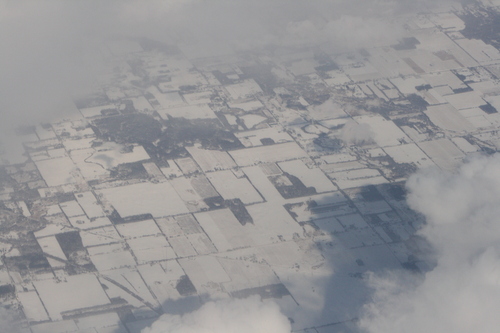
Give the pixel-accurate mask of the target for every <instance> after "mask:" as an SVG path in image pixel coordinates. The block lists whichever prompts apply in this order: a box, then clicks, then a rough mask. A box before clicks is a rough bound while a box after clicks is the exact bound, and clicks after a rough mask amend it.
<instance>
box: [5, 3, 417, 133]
mask: <svg viewBox="0 0 500 333" xmlns="http://www.w3.org/2000/svg"><path fill="white" fill-rule="evenodd" d="M408 4H411V9H415V8H419V9H421V8H425V5H426V1H416V2H415V1H411V2H410V1H388V0H386V1H366V0H355V1H352V0H334V1H326V0H318V1H314V2H311V1H305V0H291V1H290V0H271V1H269V0H254V1H229V0H214V1H210V2H207V1H201V0H170V1H168V0H166V1H158V0H151V1H136V0H134V1H132V0H128V1H114V0H113V1H9V0H3V1H0V43H1V45H2V56H1V57H0V71H1V73H2V75H1V77H0V92H1V98H0V110H1V116H2V124H3V126H2V127H3V129H5V128H10V127H12V125H14V126H17V125H27V124H33V123H35V122H39V121H48V120H50V119H51V117H54V116H60V113H61V112H64V109H65V108H67V107H68V106H67V103H68V97H69V96H70V95H71V94H73V93H75V92H80V91H82V90H88V89H91V88H92V79H93V74H95V72H96V71H98V70H99V64H98V63H95V62H93V61H92V60H89V59H93V57H92V56H89V54H90V55H92V54H95V53H97V52H98V50H99V47H100V45H101V43H102V42H103V41H104V40H106V39H107V38H109V37H112V36H117V35H120V36H127V37H128V36H136V37H137V36H141V37H144V36H145V37H148V38H152V39H158V40H160V41H164V42H169V43H181V44H189V45H191V46H192V47H198V48H199V49H201V50H204V52H205V53H206V54H207V55H210V54H212V53H217V52H222V51H226V50H252V51H255V50H256V49H259V48H261V47H264V46H269V45H303V44H304V43H307V44H309V45H311V46H313V45H318V44H321V45H322V46H324V47H326V48H329V49H333V50H336V51H339V52H340V51H343V50H346V49H351V48H359V47H369V46H373V45H377V44H382V45H383V44H389V43H392V42H394V41H395V40H396V39H397V38H399V37H400V36H401V35H402V33H403V32H401V31H399V30H397V29H395V27H394V26H393V25H392V24H391V23H390V20H389V18H391V15H392V14H394V13H395V12H398V13H399V12H404V11H405V10H408V9H409V8H410V7H409V6H408Z"/></svg>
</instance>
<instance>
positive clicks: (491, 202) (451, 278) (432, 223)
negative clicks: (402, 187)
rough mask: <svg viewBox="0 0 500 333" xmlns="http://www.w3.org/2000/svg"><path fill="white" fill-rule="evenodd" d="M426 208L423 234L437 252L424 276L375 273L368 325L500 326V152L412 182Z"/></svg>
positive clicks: (413, 200)
mask: <svg viewBox="0 0 500 333" xmlns="http://www.w3.org/2000/svg"><path fill="white" fill-rule="evenodd" d="M407 186H408V189H409V195H408V202H409V204H410V206H411V207H412V208H413V209H415V210H417V211H419V212H421V213H422V214H424V215H425V216H426V218H427V223H428V224H427V225H426V226H425V227H424V228H423V229H422V230H421V231H420V234H421V235H423V236H425V237H426V239H427V240H428V241H429V242H430V243H431V244H432V245H433V247H434V248H435V249H436V251H437V256H438V257H437V266H436V267H435V268H434V269H433V270H432V271H430V272H428V273H426V274H425V276H423V277H415V276H413V277H412V276H409V275H406V276H405V275H402V274H397V273H393V274H392V275H390V276H388V277H387V276H386V277H373V278H372V280H371V282H372V285H373V286H374V287H375V290H376V293H375V296H374V300H373V302H372V303H370V304H369V305H367V306H366V310H367V314H366V315H365V316H364V317H363V319H362V320H361V321H360V326H361V327H362V328H364V329H365V330H366V331H367V332H370V333H378V332H384V333H390V332H398V333H401V332H408V333H410V332H458V333H460V332H495V331H498V327H500V317H499V316H498V315H497V314H496V309H498V307H499V306H500V223H499V220H498V216H500V155H498V154H497V155H494V156H492V157H479V158H475V159H473V160H471V161H469V162H468V163H466V164H464V165H463V166H462V167H461V168H460V169H459V170H457V171H456V172H454V173H445V172H441V171H436V170H431V171H424V172H420V173H418V174H416V175H415V176H413V177H411V178H410V179H409V181H408V183H407Z"/></svg>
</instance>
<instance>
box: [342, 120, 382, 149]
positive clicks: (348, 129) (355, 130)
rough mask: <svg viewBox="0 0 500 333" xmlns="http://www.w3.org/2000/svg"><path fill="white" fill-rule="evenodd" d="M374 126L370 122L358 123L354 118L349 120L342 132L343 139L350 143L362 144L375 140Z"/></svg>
mask: <svg viewBox="0 0 500 333" xmlns="http://www.w3.org/2000/svg"><path fill="white" fill-rule="evenodd" d="M374 135H375V134H374V133H373V130H372V128H371V127H370V125H368V124H358V123H357V122H356V121H354V120H349V121H348V122H347V123H346V124H345V125H344V127H342V130H341V132H340V138H341V139H342V141H344V142H346V143H347V144H350V145H361V144H367V143H372V142H373V136H374Z"/></svg>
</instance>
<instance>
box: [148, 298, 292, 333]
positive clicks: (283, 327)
mask: <svg viewBox="0 0 500 333" xmlns="http://www.w3.org/2000/svg"><path fill="white" fill-rule="evenodd" d="M290 331H291V326H290V322H289V320H288V318H287V317H285V316H284V315H283V314H282V313H281V312H280V309H279V307H278V305H276V304H275V303H273V302H271V301H262V300H261V299H260V298H259V297H249V298H247V299H232V300H220V301H216V302H209V303H206V304H204V305H203V306H202V307H201V308H200V309H198V310H196V311H194V312H191V313H188V314H184V315H182V316H179V315H170V314H165V315H163V316H161V317H160V318H159V319H158V320H157V321H156V322H155V323H153V325H152V326H151V327H148V328H145V329H144V330H142V333H269V332H273V333H290Z"/></svg>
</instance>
